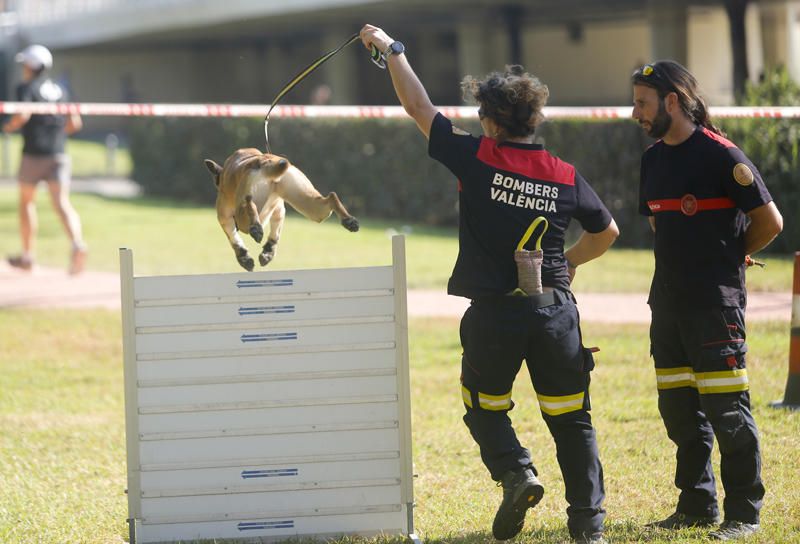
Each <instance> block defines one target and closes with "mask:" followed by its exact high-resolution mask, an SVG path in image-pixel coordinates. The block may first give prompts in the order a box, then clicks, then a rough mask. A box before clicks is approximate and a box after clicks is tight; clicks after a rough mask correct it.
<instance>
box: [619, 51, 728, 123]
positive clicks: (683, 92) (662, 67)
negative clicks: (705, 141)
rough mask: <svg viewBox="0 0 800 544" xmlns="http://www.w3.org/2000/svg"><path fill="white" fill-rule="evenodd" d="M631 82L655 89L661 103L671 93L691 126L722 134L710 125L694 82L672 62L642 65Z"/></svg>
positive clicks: (678, 65) (665, 61)
mask: <svg viewBox="0 0 800 544" xmlns="http://www.w3.org/2000/svg"><path fill="white" fill-rule="evenodd" d="M631 82H632V83H633V84H634V85H646V86H647V87H651V88H653V89H655V90H656V92H657V93H658V97H659V98H660V99H662V100H663V99H664V97H665V96H667V95H668V94H669V93H675V94H676V95H677V96H678V104H679V105H680V108H681V110H682V111H683V113H684V114H686V116H687V117H688V118H689V119H691V120H692V122H694V123H696V124H698V125H700V126H702V127H705V128H707V129H708V130H710V131H711V132H714V133H715V134H719V135H722V131H721V130H720V129H719V128H717V127H716V126H715V125H714V124H713V123H712V122H711V117H710V116H709V114H708V106H707V105H706V102H705V100H703V97H702V96H700V92H699V90H698V84H697V79H695V77H694V76H693V75H692V74H691V72H689V70H687V69H686V68H684V67H683V66H682V65H680V64H679V63H677V62H675V61H674V60H659V61H657V62H654V63H652V64H645V65H644V66H642V67H641V68H639V69H637V70H636V71H635V72H634V73H633V75H632V76H631Z"/></svg>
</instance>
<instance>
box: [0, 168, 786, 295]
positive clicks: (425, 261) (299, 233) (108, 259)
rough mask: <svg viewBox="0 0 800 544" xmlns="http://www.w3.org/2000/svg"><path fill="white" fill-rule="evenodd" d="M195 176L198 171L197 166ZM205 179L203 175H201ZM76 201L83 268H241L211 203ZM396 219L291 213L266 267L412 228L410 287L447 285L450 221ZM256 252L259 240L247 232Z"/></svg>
mask: <svg viewBox="0 0 800 544" xmlns="http://www.w3.org/2000/svg"><path fill="white" fill-rule="evenodd" d="M198 175H204V174H203V173H202V172H199V173H198ZM204 181H205V178H204ZM46 193H47V190H46V187H44V186H41V187H40V190H39V193H38V197H37V202H38V204H39V206H38V209H39V220H40V232H39V237H38V240H39V246H38V260H39V262H40V263H41V264H44V265H48V266H57V267H63V266H66V262H67V257H68V254H69V245H68V243H67V240H66V237H65V235H64V233H63V230H62V229H61V226H60V224H59V223H58V219H57V218H56V217H55V215H54V214H53V211H52V208H51V206H50V203H49V199H48V195H47V194H46ZM73 203H74V205H75V207H76V208H77V209H78V211H79V213H80V214H81V218H82V221H83V228H84V233H85V237H86V240H87V241H88V243H89V245H90V255H89V259H88V267H89V268H92V269H96V270H106V271H109V272H115V273H116V272H117V270H118V266H119V257H118V251H117V250H118V248H120V247H129V248H132V249H133V251H134V262H135V265H136V270H135V272H136V274H139V275H152V274H159V275H160V274H197V273H222V272H240V271H241V270H242V269H241V268H240V267H239V265H238V264H237V263H236V260H235V258H234V256H233V251H232V250H231V248H230V246H229V245H228V241H227V238H226V237H225V235H224V233H223V232H222V229H221V228H220V227H219V225H218V223H217V220H216V214H215V212H214V209H213V206H211V205H209V206H197V205H182V204H179V203H175V202H172V201H165V200H156V199H148V198H142V199H135V200H119V199H107V198H103V197H100V196H96V195H89V194H75V195H73ZM404 227H406V226H404V225H403V224H402V223H400V222H386V221H378V220H370V219H366V220H362V229H361V230H360V231H359V232H358V233H355V234H354V233H350V232H347V231H346V230H345V229H344V228H342V227H341V226H340V225H339V224H338V222H337V221H336V219H335V218H331V219H328V220H327V221H326V222H325V223H322V224H320V225H317V224H315V223H312V222H311V221H308V220H306V219H305V218H303V217H301V216H299V215H298V214H295V213H290V215H289V217H288V219H287V221H286V224H285V226H284V230H283V236H282V239H281V243H280V245H279V246H278V255H277V257H276V258H275V260H274V261H273V262H272V263H270V265H269V269H271V270H288V269H297V268H331V267H344V266H373V265H384V264H389V263H390V262H391V244H390V243H389V240H388V238H389V236H390V234H391V233H392V232H396V231H403V230H405V231H408V230H409V228H410V234H409V235H408V237H407V244H406V251H407V266H408V284H409V287H411V288H434V289H444V287H445V285H446V284H447V278H448V277H449V275H450V272H451V271H452V268H453V263H454V262H455V258H456V254H457V252H458V248H457V244H458V241H457V233H456V229H455V228H449V229H442V228H438V229H437V228H429V227H420V226H411V227H409V228H404ZM17 232H18V227H17V194H16V189H15V188H13V187H5V188H0V255H7V254H10V253H14V252H17V251H19V240H18V235H17ZM245 243H246V244H247V245H248V247H249V248H250V250H251V254H255V251H256V249H257V248H258V246H257V244H256V243H255V242H254V241H253V240H252V239H250V238H249V237H246V240H245ZM762 260H765V261H766V262H767V263H768V265H767V267H766V268H765V269H760V268H753V269H751V270H749V271H748V280H747V281H748V287H749V288H750V289H751V290H757V291H789V290H791V284H792V266H793V264H792V260H791V258H790V257H789V256H783V257H781V256H772V255H769V256H766V257H764V258H763V259H762ZM652 272H653V257H652V252H651V251H648V250H628V249H612V250H611V251H609V253H608V254H607V255H605V256H603V257H602V258H601V259H598V260H596V261H593V262H590V263H588V264H586V265H584V266H582V267H581V268H580V269H579V271H578V275H577V277H576V279H575V283H574V289H575V290H576V291H578V292H580V291H583V292H646V291H647V290H648V289H649V286H650V278H651V276H652Z"/></svg>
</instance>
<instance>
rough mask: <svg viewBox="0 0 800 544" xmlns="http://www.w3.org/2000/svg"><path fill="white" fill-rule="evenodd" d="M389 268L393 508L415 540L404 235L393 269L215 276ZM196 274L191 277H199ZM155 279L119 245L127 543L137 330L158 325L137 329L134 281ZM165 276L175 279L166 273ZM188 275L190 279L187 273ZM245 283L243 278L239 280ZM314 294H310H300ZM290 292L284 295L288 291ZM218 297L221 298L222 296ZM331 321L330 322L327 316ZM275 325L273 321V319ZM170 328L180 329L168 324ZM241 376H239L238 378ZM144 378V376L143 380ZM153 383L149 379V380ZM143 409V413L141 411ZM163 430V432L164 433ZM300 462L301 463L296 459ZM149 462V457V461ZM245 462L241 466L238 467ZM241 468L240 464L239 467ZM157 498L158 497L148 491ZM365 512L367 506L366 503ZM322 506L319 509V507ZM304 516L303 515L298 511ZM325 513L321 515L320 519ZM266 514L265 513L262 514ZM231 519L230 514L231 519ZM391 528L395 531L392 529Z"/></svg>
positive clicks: (132, 523)
mask: <svg viewBox="0 0 800 544" xmlns="http://www.w3.org/2000/svg"><path fill="white" fill-rule="evenodd" d="M387 268H391V271H390V273H391V278H392V288H391V297H392V299H393V318H394V319H393V326H394V330H395V333H394V339H395V340H394V348H393V350H394V360H395V361H394V364H395V369H396V383H397V385H396V388H397V389H396V390H397V395H396V397H397V422H396V423H397V435H398V443H399V451H398V455H399V460H398V462H399V465H400V467H399V470H400V478H399V497H400V499H399V500H400V510H397V512H402V511H403V510H404V511H405V517H406V521H405V527H402V528H400V530H401V534H403V535H404V536H405V537H406V538H407V539H408V540H409V541H411V542H415V543H418V542H420V540H419V538H418V537H417V535H416V533H415V528H414V519H413V509H414V495H413V477H414V474H413V462H412V443H411V438H412V436H411V403H410V400H411V399H410V377H409V362H408V357H409V351H408V314H407V292H406V267H405V238H404V237H403V236H402V235H398V236H394V237H393V238H392V265H391V267H371V268H352V269H327V270H320V271H279V272H261V273H256V274H252V273H251V274H247V273H245V274H242V273H238V274H229V275H216V276H230V277H231V279H237V278H259V277H260V278H265V277H269V276H270V275H276V274H277V275H280V276H286V275H289V274H292V273H296V274H301V273H314V272H320V273H329V272H332V271H333V272H336V271H340V272H345V271H350V270H353V271H361V272H364V271H366V272H369V271H371V270H373V269H374V270H375V271H377V272H380V274H381V275H384V276H385V275H386V272H387V270H386V269H387ZM201 276H202V275H200V276H196V277H195V278H198V279H199V278H200V277H201ZM154 278H156V277H152V276H151V277H139V278H137V277H136V276H135V275H134V265H133V252H132V251H131V250H130V249H126V248H120V285H121V302H122V306H121V310H122V343H123V363H124V365H123V366H124V380H125V423H126V450H127V489H126V493H127V495H128V519H127V522H128V525H129V528H128V531H129V541H130V543H131V544H136V543H137V542H142V539H141V538H140V534H139V533H140V531H139V525H140V524H141V523H142V522H143V521H144V519H145V516H144V515H143V509H142V497H143V484H142V472H143V470H142V458H141V450H140V448H141V440H142V437H143V435H142V434H141V432H140V431H141V429H140V417H141V415H142V412H141V411H140V403H139V395H140V391H139V388H140V374H139V353H138V351H137V332H142V331H143V330H145V329H156V328H157V327H137V313H136V312H137V307H138V306H139V304H138V302H139V301H138V299H137V293H136V283H137V280H139V279H145V280H150V279H154ZM164 278H166V279H169V278H173V279H174V278H179V277H169V276H165V277H164ZM186 278H192V277H191V276H187V277H186ZM239 281H247V280H239ZM302 294H307V295H312V294H313V293H302ZM215 296H216V295H213V294H211V295H210V296H209V297H204V298H212V299H213V298H214V297H215ZM286 296H288V295H286ZM220 300H222V299H221V298H220ZM176 304H177V303H176ZM330 321H333V320H330ZM276 326H277V322H276ZM172 328H180V326H178V327H172ZM240 377H241V376H240ZM145 381H147V380H145ZM150 381H152V380H150ZM145 413H146V412H145ZM163 434H166V433H163ZM300 462H301V463H302V461H300ZM151 465H152V461H151ZM242 466H244V465H242ZM240 468H241V467H240ZM150 496H157V497H158V496H159V495H150ZM364 508H365V509H366V510H367V511H368V510H369V505H367V506H365V507H364ZM322 510H324V509H320V511H322ZM298 515H299V516H300V517H303V516H304V515H306V514H298ZM325 515H326V514H324V513H322V514H319V516H320V517H324V516H325ZM264 517H268V516H264ZM231 519H233V518H231ZM166 523H181V522H166ZM389 529H392V530H394V529H396V527H391V528H389ZM382 532H383V529H380V530H377V531H374V532H366V533H365V532H361V531H358V530H355V531H352V532H350V531H341V532H338V531H336V532H332V533H320V534H308V533H296V534H286V535H276V536H252V537H250V536H240V537H233V538H234V539H236V540H241V541H242V542H251V541H253V539H256V541H258V542H268V541H270V542H271V541H280V540H284V539H288V538H294V537H304V538H330V537H331V536H334V535H352V534H378V533H382ZM199 538H231V537H230V536H214V535H209V536H207V537H206V536H200V537H199ZM172 541H173V540H147V542H172Z"/></svg>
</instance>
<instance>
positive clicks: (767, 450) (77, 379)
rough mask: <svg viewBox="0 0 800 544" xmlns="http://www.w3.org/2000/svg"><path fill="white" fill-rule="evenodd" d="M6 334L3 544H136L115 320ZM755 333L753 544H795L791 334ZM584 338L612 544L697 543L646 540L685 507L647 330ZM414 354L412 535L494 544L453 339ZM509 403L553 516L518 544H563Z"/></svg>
mask: <svg viewBox="0 0 800 544" xmlns="http://www.w3.org/2000/svg"><path fill="white" fill-rule="evenodd" d="M0 331H2V338H3V341H2V344H0V360H2V361H3V371H2V372H1V373H0V392H2V393H1V394H0V437H2V440H0V542H3V543H4V544H27V543H48V544H50V543H87V544H101V543H102V544H106V543H109V542H121V541H122V540H123V539H127V526H126V524H125V519H126V517H127V500H126V497H125V495H124V491H123V490H124V488H125V485H126V480H125V470H126V468H125V441H124V415H123V414H124V412H123V387H122V383H123V379H122V367H121V361H122V353H121V347H120V346H121V341H120V323H119V313H118V312H114V311H107V310H53V311H46V312H45V311H35V310H24V309H19V310H0ZM749 333H750V334H749V339H748V341H749V343H750V352H749V360H748V364H749V368H750V379H751V384H752V394H753V412H754V414H755V417H756V420H757V422H758V424H759V428H760V432H761V436H762V449H763V467H764V469H763V477H764V482H765V485H766V488H767V495H766V498H765V506H764V510H763V512H762V531H761V533H760V534H759V535H758V536H757V537H756V538H753V539H751V540H749V541H748V542H757V543H770V544H777V543H787V544H788V543H792V542H797V541H798V540H800V487H798V485H797V478H796V473H797V472H796V467H797V466H798V465H800V412H795V413H792V412H785V411H779V410H774V409H772V408H769V407H768V403H769V402H770V401H772V400H775V399H780V398H782V395H783V388H784V385H785V381H786V372H787V352H788V343H789V327H788V324H787V323H762V322H757V323H754V324H752V325H751V327H750V331H749ZM584 336H585V338H586V342H587V344H592V345H595V344H596V345H599V346H600V347H601V349H602V351H601V352H600V353H599V354H598V355H599V357H598V366H597V369H596V371H595V372H594V375H593V382H592V403H593V406H594V409H593V417H594V421H595V425H596V427H597V432H598V437H599V445H600V452H601V458H602V461H603V464H604V469H605V476H606V481H605V482H606V491H607V501H606V504H605V506H606V509H607V510H608V520H607V523H608V535H609V537H610V538H611V542H615V543H616V542H639V541H642V540H646V541H648V542H678V541H679V542H702V541H703V535H704V532H703V531H700V530H686V531H682V532H681V533H679V534H678V535H673V538H672V539H669V540H668V539H667V536H665V535H662V534H647V533H646V532H645V531H644V530H643V529H642V525H643V524H644V523H646V522H649V521H652V520H654V519H656V518H658V517H660V516H664V515H666V514H668V513H670V512H671V510H672V508H673V507H674V503H675V499H676V491H675V489H674V487H673V485H672V473H673V469H674V448H673V446H672V445H671V443H670V442H669V441H668V439H667V437H666V434H665V432H664V430H663V426H662V424H661V421H660V419H659V416H658V412H657V408H656V392H655V387H654V376H653V371H652V368H651V362H650V360H649V358H648V356H647V352H648V350H647V347H648V345H647V327H646V326H645V325H631V326H625V327H618V326H611V325H600V324H594V323H587V324H584ZM410 343H411V353H410V358H411V386H412V414H413V416H412V418H413V439H414V464H415V467H414V470H415V472H416V473H418V474H419V477H418V478H417V479H416V480H415V498H416V502H417V508H416V515H415V521H416V526H417V531H418V533H419V534H420V535H421V536H422V538H423V539H424V540H425V542H428V543H448V544H450V543H452V544H484V543H486V542H492V539H491V535H490V532H489V531H490V527H491V520H492V517H493V515H494V511H495V508H496V506H497V504H498V502H499V500H500V495H501V491H500V489H498V488H496V487H495V486H494V484H493V482H491V481H490V479H489V477H488V474H487V473H486V471H485V469H484V468H483V466H482V465H481V463H480V459H479V455H478V450H477V447H476V446H475V444H474V443H473V442H472V439H471V438H470V436H469V433H468V432H467V430H466V428H465V427H464V425H463V423H462V422H461V415H462V411H463V406H462V404H461V394H460V388H459V381H458V376H459V371H460V368H459V366H460V363H459V360H460V349H459V345H458V323H457V321H456V320H442V319H424V320H422V319H421V320H412V322H411V328H410ZM514 399H515V402H516V403H517V407H516V408H515V409H514V411H513V412H512V414H511V415H512V417H513V419H514V421H515V424H516V428H517V431H518V433H519V436H520V439H521V441H522V442H523V443H524V444H525V445H527V446H528V447H529V448H531V449H532V452H533V455H534V460H535V462H536V464H537V467H538V469H539V471H540V477H541V478H542V481H543V483H544V484H545V486H546V494H545V497H544V500H543V501H542V503H541V504H540V505H539V506H537V508H536V509H535V511H534V513H532V514H529V516H528V520H527V525H526V529H525V530H524V531H523V533H522V534H521V536H520V537H519V538H517V539H516V540H515V542H520V543H525V544H533V543H537V544H539V543H541V544H544V543H547V544H550V543H553V542H562V541H565V540H566V538H567V533H566V529H565V519H566V516H565V513H564V510H565V508H566V503H565V501H564V498H563V495H564V489H563V484H562V482H561V478H560V474H559V471H558V467H557V464H556V461H555V450H554V446H553V443H552V440H551V438H550V437H549V435H548V433H547V429H546V427H545V425H544V423H543V421H542V418H541V416H540V414H539V411H538V407H537V405H536V402H535V400H534V399H535V397H534V395H533V391H532V388H531V386H530V383H529V380H528V377H527V373H526V372H525V371H523V372H522V373H521V374H520V376H519V378H518V380H517V383H516V384H515V388H514ZM718 468H719V467H718V466H717V470H718ZM718 473H719V472H717V474H718ZM720 493H722V491H721V490H720ZM335 542H336V543H339V544H344V543H352V542H368V543H392V544H400V542H402V540H401V539H398V538H394V539H391V538H377V539H370V540H363V541H362V540H358V539H349V538H346V539H339V540H335Z"/></svg>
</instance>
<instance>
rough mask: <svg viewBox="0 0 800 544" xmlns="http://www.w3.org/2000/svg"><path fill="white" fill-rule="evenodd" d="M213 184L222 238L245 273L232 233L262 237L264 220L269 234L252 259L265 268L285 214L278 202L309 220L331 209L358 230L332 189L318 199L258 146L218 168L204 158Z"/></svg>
mask: <svg viewBox="0 0 800 544" xmlns="http://www.w3.org/2000/svg"><path fill="white" fill-rule="evenodd" d="M205 165H206V167H207V168H208V169H209V171H211V175H212V177H213V178H214V183H215V184H216V185H217V219H218V220H219V224H220V225H221V226H222V230H224V231H225V234H226V235H227V236H228V240H229V241H230V244H231V246H232V247H233V251H234V252H235V253H236V260H237V261H239V264H240V265H242V267H243V268H245V269H246V270H248V271H252V270H253V267H254V266H255V262H254V261H253V259H252V258H251V257H250V256H249V255H248V254H247V248H246V247H245V245H244V241H243V240H242V238H241V236H239V232H238V231H244V232H248V233H250V236H252V237H253V239H254V240H255V241H256V242H259V243H260V242H261V240H262V239H263V238H264V225H266V223H267V221H269V236H268V237H267V242H266V243H265V244H264V247H263V250H262V251H261V254H260V255H259V256H258V262H259V263H261V266H266V265H267V264H268V263H269V262H270V261H271V260H272V259H273V258H274V257H275V246H276V245H277V243H278V240H279V239H280V236H281V229H282V228H283V220H284V218H285V217H286V209H285V207H284V201H286V202H288V203H289V204H291V205H292V207H293V208H294V209H295V210H297V211H298V212H300V213H302V214H303V215H305V216H306V217H308V218H309V219H311V220H312V221H316V222H317V223H321V222H322V221H325V220H326V219H327V218H328V217H329V216H330V215H331V212H336V215H338V216H339V219H340V220H341V222H342V225H343V226H344V228H346V229H347V230H349V231H351V232H355V231H357V230H358V220H357V219H356V218H355V217H353V216H352V215H350V214H349V213H348V212H347V210H346V209H345V207H344V206H343V205H342V203H341V201H340V200H339V197H338V196H336V193H329V194H328V196H325V197H323V196H322V195H321V194H320V193H319V191H317V190H316V189H315V188H314V186H313V185H312V184H311V181H309V179H308V178H307V177H306V176H305V174H303V173H302V172H301V171H300V170H299V169H297V168H296V167H294V166H292V165H291V164H289V161H287V160H286V159H284V158H283V157H279V156H277V155H271V154H269V153H262V152H261V151H259V150H258V149H253V148H244V149H239V150H237V151H236V152H234V153H233V155H231V156H230V157H228V158H227V160H226V161H225V164H224V165H223V166H220V165H219V164H217V163H216V162H214V161H212V160H210V159H206V160H205Z"/></svg>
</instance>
